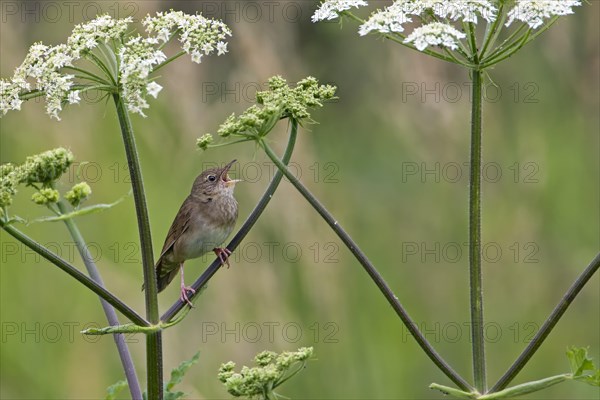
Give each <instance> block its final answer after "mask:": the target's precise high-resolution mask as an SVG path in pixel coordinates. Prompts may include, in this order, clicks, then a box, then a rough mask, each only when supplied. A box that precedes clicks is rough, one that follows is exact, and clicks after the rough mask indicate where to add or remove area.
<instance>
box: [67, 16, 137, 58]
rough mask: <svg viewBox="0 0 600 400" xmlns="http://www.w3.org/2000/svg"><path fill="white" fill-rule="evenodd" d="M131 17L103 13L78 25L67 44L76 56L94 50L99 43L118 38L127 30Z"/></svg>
mask: <svg viewBox="0 0 600 400" xmlns="http://www.w3.org/2000/svg"><path fill="white" fill-rule="evenodd" d="M132 21H133V19H132V18H131V17H127V18H123V19H114V18H113V17H111V16H110V15H101V16H99V17H97V18H95V19H93V20H91V21H89V22H86V23H84V24H79V25H76V26H75V28H74V29H73V32H72V33H71V36H69V38H68V39H67V45H68V46H69V48H70V49H71V51H72V52H73V54H74V55H75V56H76V57H79V54H80V53H81V52H85V51H89V50H92V49H93V48H94V47H96V46H97V45H98V44H99V43H102V42H104V43H106V42H108V41H110V40H117V39H119V38H121V37H122V36H123V35H124V34H125V33H126V32H127V26H128V25H129V24H130V23H131V22H132Z"/></svg>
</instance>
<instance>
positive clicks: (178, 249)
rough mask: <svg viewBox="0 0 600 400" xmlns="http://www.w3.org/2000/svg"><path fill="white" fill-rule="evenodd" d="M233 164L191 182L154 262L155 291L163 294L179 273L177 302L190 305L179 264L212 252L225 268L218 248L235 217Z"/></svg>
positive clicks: (224, 258) (223, 255)
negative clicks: (187, 193)
mask: <svg viewBox="0 0 600 400" xmlns="http://www.w3.org/2000/svg"><path fill="white" fill-rule="evenodd" d="M235 161H236V160H233V161H231V162H230V163H229V164H227V165H226V166H225V167H223V168H213V169H208V170H206V171H204V172H202V173H201V174H200V175H199V176H198V177H197V178H196V180H195V181H194V185H193V186H192V192H191V193H190V195H189V196H188V197H187V198H186V199H185V201H184V202H183V204H182V205H181V208H180V209H179V212H177V215H176V216H175V220H174V221H173V224H172V225H171V228H170V229H169V233H167V238H166V240H165V244H164V245H163V249H162V252H161V253H160V257H159V258H158V261H157V262H156V266H155V269H156V276H157V280H158V291H159V292H161V291H162V290H164V289H165V288H166V287H167V285H168V284H169V283H170V282H171V281H172V280H173V278H175V276H176V275H177V271H178V269H180V270H181V297H180V299H181V301H185V302H187V303H188V304H189V305H190V307H191V306H192V303H191V302H190V300H189V298H188V296H187V291H190V292H192V293H194V292H195V291H194V289H193V288H191V287H187V286H185V282H184V278H183V263H184V262H185V261H186V260H191V259H193V258H198V257H200V256H202V255H204V254H206V253H208V252H209V251H211V250H212V251H214V252H215V254H216V255H217V257H219V259H220V260H221V264H222V265H224V264H227V266H229V261H228V259H227V258H228V257H229V255H230V254H231V251H229V250H228V249H227V248H221V247H219V246H220V245H221V244H223V242H224V241H225V239H227V237H228V236H229V235H230V234H231V231H232V230H233V227H234V226H235V221H236V219H237V215H238V204H237V201H236V200H235V198H234V197H233V189H234V187H235V184H236V183H237V182H239V181H240V180H239V179H230V178H229V176H228V175H227V172H228V171H229V168H231V165H232V164H233V163H234V162H235Z"/></svg>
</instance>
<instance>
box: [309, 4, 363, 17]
mask: <svg viewBox="0 0 600 400" xmlns="http://www.w3.org/2000/svg"><path fill="white" fill-rule="evenodd" d="M366 5H367V2H366V1H362V0H327V1H324V2H322V3H321V5H320V6H319V8H318V9H317V11H315V13H314V14H313V16H312V22H318V21H324V20H331V19H336V18H337V17H339V13H340V12H342V11H345V10H349V9H351V8H352V7H354V8H358V7H361V6H366Z"/></svg>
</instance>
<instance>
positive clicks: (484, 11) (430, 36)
mask: <svg viewBox="0 0 600 400" xmlns="http://www.w3.org/2000/svg"><path fill="white" fill-rule="evenodd" d="M359 5H366V2H364V1H357V2H349V1H337V0H331V1H325V2H324V3H322V4H321V6H320V7H319V9H318V10H317V11H316V12H315V14H314V15H313V17H312V20H313V22H317V21H321V20H325V19H335V18H337V17H338V16H339V12H340V11H343V10H347V9H349V8H350V7H351V6H354V7H358V6H359ZM497 12H498V9H497V8H496V6H495V5H494V3H493V2H492V1H488V0H453V1H441V0H396V1H395V2H394V3H393V4H392V5H390V6H389V7H386V8H385V9H384V10H377V11H375V12H374V13H373V14H371V16H370V18H369V19H368V20H367V21H366V22H365V23H363V24H362V25H361V26H360V28H359V31H358V33H359V34H360V35H361V36H364V35H366V34H368V33H370V32H373V31H375V32H379V33H391V32H403V31H404V27H403V24H405V23H407V22H412V19H411V17H410V16H411V15H417V16H420V15H422V14H424V13H431V14H433V15H434V16H436V17H438V18H440V19H443V20H447V19H449V20H453V21H457V20H459V19H460V20H462V21H464V22H472V23H477V21H478V16H481V17H482V18H483V19H485V20H486V21H488V22H491V21H493V20H495V19H496V17H497ZM419 35H425V36H423V37H421V38H419ZM464 37H465V35H464V34H462V33H461V32H459V31H457V30H456V29H455V28H454V27H453V26H451V25H449V24H445V23H442V22H434V23H430V24H429V25H425V26H423V27H421V28H417V29H415V30H414V31H413V33H412V34H411V35H410V36H409V37H408V38H407V39H406V40H405V43H410V42H414V43H415V45H417V43H418V45H417V48H419V50H424V49H425V48H426V47H427V45H434V44H435V45H438V46H444V47H448V48H451V49H455V48H457V47H458V39H460V38H464Z"/></svg>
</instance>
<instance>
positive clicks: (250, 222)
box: [161, 120, 298, 322]
mask: <svg viewBox="0 0 600 400" xmlns="http://www.w3.org/2000/svg"><path fill="white" fill-rule="evenodd" d="M297 133H298V122H296V121H295V120H292V123H291V127H290V136H289V138H288V143H287V146H286V148H285V153H284V155H283V163H284V164H285V165H287V163H288V162H289V161H290V158H292V153H293V152H294V145H295V144H296V135H297ZM282 177H283V173H282V172H281V171H277V172H276V173H275V175H274V176H273V179H272V180H271V183H270V184H269V186H268V187H267V190H265V193H264V194H263V195H262V197H261V199H260V201H259V202H258V204H257V205H256V207H254V210H252V213H250V216H249V217H248V219H247V220H246V222H244V224H243V225H242V227H241V228H240V230H239V231H238V233H237V234H236V235H235V236H234V237H233V239H231V242H229V244H228V245H227V248H228V249H229V250H231V251H234V250H235V249H236V248H237V247H238V246H239V244H240V243H241V242H242V240H243V239H244V238H245V237H246V235H247V234H248V232H250V229H252V227H253V226H254V224H255V223H256V221H258V218H259V217H260V216H261V214H262V212H263V211H264V210H265V208H266V207H267V204H269V201H271V198H272V197H273V194H274V193H275V190H276V189H277V187H278V186H279V183H280V182H281V178H282ZM220 266H221V261H220V260H219V259H218V258H217V259H215V261H213V263H212V264H211V265H210V266H209V267H208V268H207V269H206V271H204V273H203V274H202V275H201V276H200V278H198V279H197V280H196V282H194V284H193V285H192V287H193V288H194V289H195V290H196V293H194V294H193V295H192V297H191V299H193V298H194V297H195V296H197V295H199V294H200V291H201V290H200V289H201V288H202V287H204V285H206V283H207V282H208V281H209V280H210V278H212V276H213V275H214V274H215V273H216V272H217V270H218V269H219V267H220ZM183 307H185V303H184V302H182V301H181V300H178V301H177V302H176V303H175V304H173V305H172V306H171V308H169V310H168V311H167V312H166V313H165V314H164V315H163V316H162V317H161V321H164V322H169V321H171V320H172V319H173V317H174V316H175V315H176V314H177V313H178V312H179V311H180V310H181V309H182V308H183Z"/></svg>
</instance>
